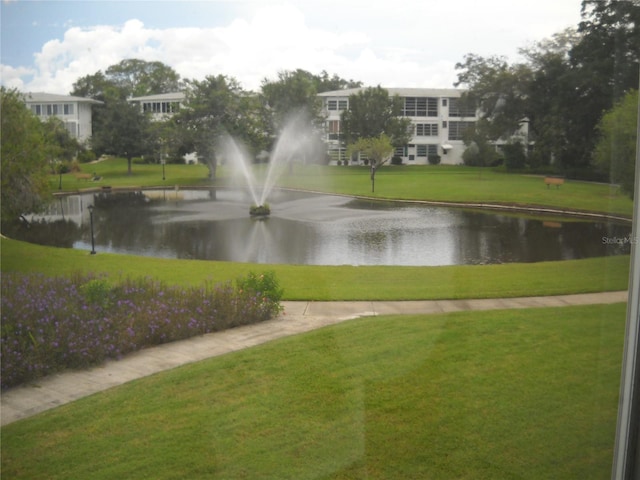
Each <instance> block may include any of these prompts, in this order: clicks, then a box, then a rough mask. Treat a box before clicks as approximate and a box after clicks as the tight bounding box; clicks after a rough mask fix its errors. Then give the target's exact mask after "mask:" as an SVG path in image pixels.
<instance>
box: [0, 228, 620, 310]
mask: <svg viewBox="0 0 640 480" xmlns="http://www.w3.org/2000/svg"><path fill="white" fill-rule="evenodd" d="M0 247H1V268H2V271H3V272H12V271H17V272H41V273H44V274H45V275H49V276H54V275H70V274H73V273H83V274H84V273H94V274H100V273H106V274H108V275H111V276H115V277H118V276H123V277H141V276H143V277H145V276H149V277H152V278H155V279H157V280H159V281H162V282H166V283H168V284H171V285H199V284H202V283H203V282H205V281H213V282H215V283H218V282H226V281H229V280H235V279H237V278H238V277H241V276H246V275H247V274H248V273H249V272H254V273H260V272H264V271H269V270H270V271H274V272H275V274H276V276H277V278H278V281H279V282H280V285H281V286H282V287H283V288H284V296H283V299H284V300H429V299H449V298H491V297H518V296H535V295H558V294H568V293H585V292H599V291H611V290H625V289H626V288H627V282H628V277H629V257H628V256H615V257H604V258H591V259H584V260H570V261H565V262H541V263H523V264H503V265H485V266H478V265H465V266H446V267H392V266H363V267H353V266H305V265H259V264H247V263H234V262H214V261H200V260H174V259H162V258H151V257H137V256H129V255H117V254H107V253H99V254H98V255H89V254H88V252H87V251H83V250H72V249H63V248H53V247H43V246H39V245H32V244H28V243H25V242H18V241H15V240H8V239H2V240H1V243H0Z"/></svg>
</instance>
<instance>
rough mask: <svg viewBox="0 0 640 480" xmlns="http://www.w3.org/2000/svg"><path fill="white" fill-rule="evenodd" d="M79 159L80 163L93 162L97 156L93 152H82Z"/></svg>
mask: <svg viewBox="0 0 640 480" xmlns="http://www.w3.org/2000/svg"><path fill="white" fill-rule="evenodd" d="M77 159H78V162H80V163H89V162H93V161H94V160H95V159H96V154H95V153H94V152H93V150H80V152H78V156H77Z"/></svg>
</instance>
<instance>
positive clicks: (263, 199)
mask: <svg viewBox="0 0 640 480" xmlns="http://www.w3.org/2000/svg"><path fill="white" fill-rule="evenodd" d="M309 125H310V120H309V118H308V116H307V115H305V114H304V113H298V114H296V115H293V116H291V117H290V118H289V120H288V121H287V122H286V123H285V125H284V127H283V128H282V130H281V131H280V134H279V135H278V137H277V139H276V142H275V144H274V147H273V150H272V152H271V154H270V156H269V163H268V167H267V170H266V174H265V176H264V182H262V183H261V182H258V181H257V179H256V177H255V175H254V174H253V166H252V164H253V162H252V160H251V156H250V155H249V152H248V151H247V149H246V147H245V146H244V145H243V144H242V143H241V142H240V141H238V140H237V139H235V138H233V137H232V136H231V135H229V134H224V135H222V136H221V137H220V138H219V141H218V151H219V154H220V157H221V158H223V159H224V160H226V161H227V162H228V164H229V166H230V167H232V169H233V173H234V176H235V177H239V178H241V179H242V180H243V181H244V182H245V183H246V185H247V188H248V191H249V193H250V195H251V200H252V201H253V205H252V206H251V207H250V209H249V214H250V215H251V216H257V217H266V216H268V215H269V214H270V213H271V209H270V207H269V204H268V203H267V199H268V198H269V195H270V194H271V192H272V191H273V189H274V187H275V186H276V183H277V181H278V179H279V178H280V177H281V176H282V175H283V174H284V173H285V172H287V171H289V172H290V171H291V170H292V166H293V161H294V158H296V156H297V158H301V159H303V160H304V159H305V158H306V156H307V155H308V153H309V151H310V150H311V145H312V142H313V132H312V131H311V129H310V126H309Z"/></svg>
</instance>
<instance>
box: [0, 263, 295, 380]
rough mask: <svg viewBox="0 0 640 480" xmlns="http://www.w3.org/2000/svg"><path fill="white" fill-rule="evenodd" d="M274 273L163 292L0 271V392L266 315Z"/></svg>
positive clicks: (157, 287) (273, 299)
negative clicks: (68, 370) (0, 314)
mask: <svg viewBox="0 0 640 480" xmlns="http://www.w3.org/2000/svg"><path fill="white" fill-rule="evenodd" d="M281 296H282V290H281V289H279V288H278V282H277V280H276V279H275V275H274V274H273V273H272V272H271V273H267V274H264V275H260V276H257V275H254V274H250V275H249V277H248V278H247V279H238V280H237V281H236V287H235V288H234V286H233V285H232V284H231V283H226V284H219V285H212V284H206V285H204V286H202V287H198V288H196V287H192V288H185V287H170V286H167V285H164V284H163V283H161V282H158V281H156V280H153V279H148V278H147V279H126V280H120V281H118V282H112V281H110V280H109V279H107V278H104V277H101V278H94V277H82V276H76V277H72V278H69V277H53V278H52V277H45V276H43V275H32V274H30V275H25V274H12V273H7V274H3V277H2V295H1V302H2V305H1V307H2V324H1V330H0V332H1V343H0V363H1V374H2V388H3V389H4V388H7V387H10V386H14V385H18V384H20V383H24V382H26V381H28V380H32V379H34V378H38V377H41V376H43V375H47V374H49V373H52V372H55V371H59V370H63V369H65V368H79V367H86V366H89V365H92V364H96V363H99V362H101V361H103V360H105V359H107V358H117V357H119V356H121V355H123V354H125V353H128V352H132V351H135V350H139V349H142V348H145V347H148V346H151V345H157V344H161V343H166V342H171V341H174V340H179V339H184V338H188V337H191V336H194V335H201V334H204V333H209V332H214V331H219V330H224V329H226V328H230V327H235V326H239V325H246V324H251V323H256V322H260V321H264V320H267V319H269V318H272V317H273V316H274V315H276V314H277V313H278V312H280V311H281V307H280V303H279V301H280V298H281Z"/></svg>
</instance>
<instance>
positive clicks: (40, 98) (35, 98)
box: [24, 92, 104, 105]
mask: <svg viewBox="0 0 640 480" xmlns="http://www.w3.org/2000/svg"><path fill="white" fill-rule="evenodd" d="M24 98H25V100H26V102H27V103H36V102H38V103H54V102H56V103H57V102H67V103H68V102H78V103H93V104H95V105H102V104H103V103H104V102H101V101H100V100H94V99H93V98H86V97H74V96H73V95H58V94H55V93H45V92H28V93H25V94H24Z"/></svg>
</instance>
